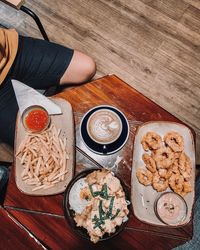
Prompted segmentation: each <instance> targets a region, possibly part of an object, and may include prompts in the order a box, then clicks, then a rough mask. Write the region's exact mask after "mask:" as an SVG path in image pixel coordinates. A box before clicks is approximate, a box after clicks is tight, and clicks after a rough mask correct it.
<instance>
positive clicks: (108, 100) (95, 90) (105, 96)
mask: <svg viewBox="0 0 200 250" xmlns="http://www.w3.org/2000/svg"><path fill="white" fill-rule="evenodd" d="M116 86H117V87H116ZM57 97H61V98H64V99H66V100H68V101H69V102H70V103H71V105H72V109H73V111H74V117H75V129H76V168H75V174H77V173H79V172H80V171H83V170H85V169H90V168H96V167H100V168H101V167H107V168H111V169H112V171H113V172H115V174H116V176H118V177H119V178H120V179H121V180H123V182H124V184H125V186H126V188H127V192H128V196H129V199H130V188H131V167H132V155H133V142H134V136H135V132H136V128H137V126H138V125H140V124H142V123H144V122H146V121H150V120H154V121H159V120H164V121H175V122H180V121H179V120H178V119H177V118H175V117H174V116H173V115H171V114H170V113H168V112H167V111H165V110H164V109H162V108H161V107H159V106H158V105H156V104H155V103H154V102H152V101H151V100H150V99H148V98H146V97H144V96H143V95H142V94H140V93H139V92H137V91H136V90H134V89H133V88H131V87H130V86H129V85H128V84H126V83H125V82H123V81H122V80H120V79H119V78H118V77H116V76H114V75H111V76H106V77H103V78H100V79H98V80H95V81H93V82H91V83H87V84H85V85H81V86H79V87H77V88H73V89H68V90H64V91H62V92H61V93H59V94H58V95H57ZM77 100H78V101H77ZM99 104H109V105H113V106H115V107H117V108H118V109H120V110H121V111H122V112H123V113H124V114H125V115H126V117H127V118H128V122H129V124H130V135H129V138H128V141H127V143H126V144H125V145H124V147H123V148H122V149H121V150H119V151H118V152H117V153H115V154H112V155H109V156H100V155H96V154H94V153H92V152H91V151H90V150H88V149H87V148H86V146H85V145H84V144H83V143H82V142H81V138H80V131H79V127H80V121H81V119H82V117H83V115H84V114H85V112H87V111H88V110H89V109H90V108H92V107H94V106H96V105H99ZM118 157H120V161H118V160H117V159H118ZM117 161H118V162H117ZM4 207H5V208H6V209H7V210H8V211H9V213H10V214H11V215H13V216H14V217H15V218H16V219H17V220H19V222H20V223H22V224H23V225H24V226H25V227H26V228H28V229H29V230H30V231H31V232H32V233H33V234H34V235H36V237H37V238H38V239H39V240H40V241H42V242H44V243H45V245H47V246H49V247H50V248H56V249H57V248H58V249H60V248H62V247H63V246H64V245H66V244H72V245H74V249H78V248H79V249H90V248H91V247H92V245H91V243H90V242H87V241H85V240H83V239H78V237H77V236H76V234H74V233H73V232H72V229H70V227H69V225H68V224H67V223H66V221H65V219H64V213H63V194H60V195H55V196H48V197H43V196H41V197H33V196H29V195H25V194H23V193H21V192H20V191H19V190H18V189H17V187H16V183H15V179H14V168H13V169H12V171H11V176H10V180H9V184H8V188H7V192H6V198H5V201H4ZM47 218H48V219H47ZM47 221H48V223H47ZM192 230H193V229H192V220H191V221H190V223H188V224H187V225H185V226H183V227H178V228H170V227H166V226H164V227H163V226H152V225H149V224H146V223H143V222H141V221H139V220H138V219H137V218H136V217H135V216H134V213H133V211H132V209H131V210H130V218H129V221H128V223H127V225H126V229H125V231H123V232H122V233H121V234H120V235H119V236H118V237H117V238H116V239H115V240H114V239H113V240H111V241H109V242H110V243H109V244H107V243H106V242H105V243H100V244H97V245H96V246H94V247H95V248H97V249H108V246H109V247H110V246H112V247H113V249H116V248H117V249H124V247H126V248H127V249H140V250H142V249H147V247H148V243H147V242H148V241H149V246H150V247H153V246H154V245H156V246H157V249H171V248H172V247H174V246H176V245H180V244H183V243H184V242H185V241H188V240H189V239H191V238H192V235H193V231H192ZM61 231H62V234H61V235H60V233H59V232H61ZM45 235H51V237H46V236H45ZM59 237H62V239H60V238H59ZM58 238H59V240H57V239H58ZM145 239H148V241H147V240H145ZM166 241H167V243H166ZM110 244H111V245H110ZM70 247H71V245H70ZM70 249H73V247H72V248H70Z"/></svg>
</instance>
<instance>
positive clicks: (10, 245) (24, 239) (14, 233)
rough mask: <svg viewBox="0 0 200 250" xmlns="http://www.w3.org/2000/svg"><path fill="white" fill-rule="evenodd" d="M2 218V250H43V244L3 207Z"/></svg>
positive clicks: (0, 232)
mask: <svg viewBox="0 0 200 250" xmlns="http://www.w3.org/2000/svg"><path fill="white" fill-rule="evenodd" d="M0 217H1V227H0V249H9V250H15V249H20V250H25V249H27V248H28V249H30V250H31V249H34V250H37V249H43V247H42V245H41V243H40V242H39V241H38V240H37V239H36V238H35V237H34V236H33V235H32V234H30V233H29V232H28V230H26V229H25V228H23V227H22V225H21V224H20V223H19V222H18V221H16V220H15V219H14V218H13V217H12V216H11V215H10V214H9V213H8V212H7V211H6V210H4V209H3V208H1V207H0Z"/></svg>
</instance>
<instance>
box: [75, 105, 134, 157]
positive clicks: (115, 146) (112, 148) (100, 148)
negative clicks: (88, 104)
mask: <svg viewBox="0 0 200 250" xmlns="http://www.w3.org/2000/svg"><path fill="white" fill-rule="evenodd" d="M100 109H108V110H111V111H113V112H115V113H116V114H117V115H118V116H119V117H120V119H121V122H122V132H121V135H120V136H119V138H118V139H117V140H116V141H115V142H113V143H110V144H107V145H102V144H99V143H97V142H95V141H93V140H92V139H91V138H90V136H89V134H88V132H87V121H88V119H89V117H90V116H91V115H92V114H93V113H94V112H95V111H97V110H100ZM80 133H81V137H82V139H83V141H84V143H85V145H86V146H87V147H88V148H89V149H90V150H91V151H93V152H94V153H97V154H102V155H106V154H113V153H115V152H117V151H118V150H120V149H121V148H122V147H123V146H124V144H125V143H126V141H127V139H128V136H129V124H128V121H127V119H126V117H125V116H124V114H123V113H122V112H121V111H119V110H118V109H116V108H115V107H113V106H108V105H100V106H96V107H94V108H93V109H90V110H89V111H88V112H87V113H86V114H85V115H84V117H83V118H82V121H81V124H80Z"/></svg>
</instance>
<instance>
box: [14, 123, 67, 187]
mask: <svg viewBox="0 0 200 250" xmlns="http://www.w3.org/2000/svg"><path fill="white" fill-rule="evenodd" d="M60 132H61V130H57V129H56V127H55V125H51V126H50V127H49V128H48V129H47V130H45V131H43V132H42V133H40V134H37V133H28V134H27V135H26V137H25V138H24V140H23V141H22V142H21V144H20V146H19V148H18V150H17V152H16V157H18V158H19V159H20V163H21V164H22V166H23V168H24V169H23V171H22V173H21V178H22V180H23V181H24V182H25V183H26V184H27V185H30V186H33V188H32V191H36V190H39V189H47V188H51V187H54V186H55V185H56V184H57V183H59V182H60V181H63V180H64V179H65V178H66V175H67V173H68V169H67V160H68V159H69V155H68V154H67V150H66V145H67V141H66V138H64V139H62V138H60Z"/></svg>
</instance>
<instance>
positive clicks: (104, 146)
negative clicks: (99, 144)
mask: <svg viewBox="0 0 200 250" xmlns="http://www.w3.org/2000/svg"><path fill="white" fill-rule="evenodd" d="M107 152H108V150H107V147H106V145H103V154H107Z"/></svg>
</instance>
